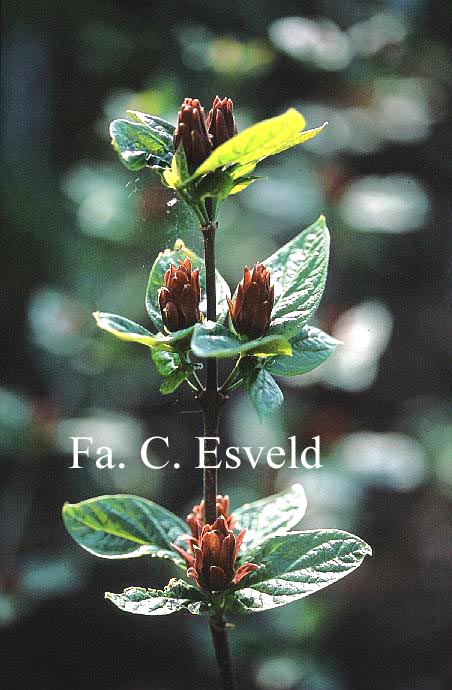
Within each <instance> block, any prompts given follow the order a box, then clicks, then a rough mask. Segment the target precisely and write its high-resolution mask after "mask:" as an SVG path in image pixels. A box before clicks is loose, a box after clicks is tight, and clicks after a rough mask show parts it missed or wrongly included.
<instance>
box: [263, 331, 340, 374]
mask: <svg viewBox="0 0 452 690" xmlns="http://www.w3.org/2000/svg"><path fill="white" fill-rule="evenodd" d="M290 344H291V345H292V356H291V357H286V356H284V355H278V356H277V357H272V358H271V359H269V360H267V361H266V362H265V368H266V369H267V371H269V372H270V373H271V374H273V376H299V375H300V374H306V373H307V372H308V371H312V370H313V369H315V368H316V367H318V366H320V365H321V364H322V363H323V362H324V361H325V360H327V359H328V357H329V356H330V355H331V354H332V353H333V352H334V350H335V349H336V347H337V346H338V345H340V344H341V343H340V341H339V340H336V339H335V338H333V337H331V336H330V335H328V334H327V333H324V332H323V331H321V330H320V329H319V328H315V327H314V326H304V327H303V328H302V330H301V331H300V333H299V334H298V335H296V336H295V337H294V338H292V339H291V341H290Z"/></svg>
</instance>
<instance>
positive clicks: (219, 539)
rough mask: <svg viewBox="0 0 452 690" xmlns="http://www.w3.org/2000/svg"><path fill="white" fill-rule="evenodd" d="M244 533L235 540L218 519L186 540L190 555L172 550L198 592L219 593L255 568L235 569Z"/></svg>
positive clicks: (230, 531)
mask: <svg viewBox="0 0 452 690" xmlns="http://www.w3.org/2000/svg"><path fill="white" fill-rule="evenodd" d="M245 532H246V530H244V529H243V530H242V531H241V532H240V533H239V534H238V535H237V537H236V536H235V534H234V532H233V531H232V530H231V529H228V526H227V522H226V519H225V517H224V516H223V515H220V516H219V517H218V518H217V519H216V520H215V522H214V523H213V525H208V524H206V525H204V526H203V527H202V529H201V532H200V534H199V537H189V538H188V541H189V542H190V543H191V544H192V549H193V555H192V554H191V553H188V551H185V550H184V549H181V548H180V547H179V546H176V545H174V544H173V546H174V548H175V549H176V550H177V551H178V552H179V553H180V554H181V555H182V556H183V557H184V558H185V562H186V563H187V575H188V576H189V577H193V578H194V579H195V580H196V582H197V583H198V585H199V587H201V589H204V590H207V591H222V590H224V589H226V588H227V587H229V586H230V585H235V584H237V583H238V582H240V580H242V579H243V578H244V577H245V576H246V575H248V574H249V573H251V572H253V571H254V570H258V568H259V566H258V565H256V564H254V563H243V565H241V566H240V567H239V568H237V570H236V569H235V562H236V559H237V555H238V552H239V550H240V546H241V544H242V542H243V537H244V536H245Z"/></svg>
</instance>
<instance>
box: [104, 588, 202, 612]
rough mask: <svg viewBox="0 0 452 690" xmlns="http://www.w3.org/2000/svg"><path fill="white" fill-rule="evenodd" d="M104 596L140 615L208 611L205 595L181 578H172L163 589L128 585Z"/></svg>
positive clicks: (121, 607)
mask: <svg viewBox="0 0 452 690" xmlns="http://www.w3.org/2000/svg"><path fill="white" fill-rule="evenodd" d="M105 598H106V599H109V600H110V601H112V602H113V604H115V606H117V607H118V608H119V609H122V610H123V611H127V612H129V613H136V614H139V615H142V616H166V615H168V614H170V613H177V612H178V611H184V610H185V611H189V612H190V613H193V614H194V615H202V614H207V613H208V611H209V604H208V602H207V600H206V598H205V596H204V595H203V594H202V593H201V592H200V591H199V590H198V589H195V588H194V587H192V586H191V585H189V584H187V583H186V582H183V580H175V579H172V580H170V581H169V582H168V584H167V586H166V587H165V588H164V589H163V590H159V589H144V588H143V587H128V588H127V589H125V590H124V592H123V593H122V594H113V593H112V592H106V593H105Z"/></svg>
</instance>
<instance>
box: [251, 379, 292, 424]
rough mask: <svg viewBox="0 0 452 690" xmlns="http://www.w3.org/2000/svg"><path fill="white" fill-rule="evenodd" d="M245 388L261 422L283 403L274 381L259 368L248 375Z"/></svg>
mask: <svg viewBox="0 0 452 690" xmlns="http://www.w3.org/2000/svg"><path fill="white" fill-rule="evenodd" d="M245 386H246V388H247V390H248V393H249V396H250V398H251V402H252V403H253V405H254V409H255V410H256V412H257V416H258V417H259V419H260V421H261V422H263V421H264V419H265V417H268V415H270V414H273V413H274V412H276V411H277V410H278V409H279V408H280V407H281V405H282V404H283V402H284V396H283V394H282V391H281V389H280V387H279V386H278V384H277V383H276V381H275V379H274V378H273V376H272V375H271V374H269V373H268V371H266V370H265V369H263V368H262V367H261V366H257V367H255V368H254V369H252V370H251V371H250V372H249V373H248V375H247V376H246V378H245Z"/></svg>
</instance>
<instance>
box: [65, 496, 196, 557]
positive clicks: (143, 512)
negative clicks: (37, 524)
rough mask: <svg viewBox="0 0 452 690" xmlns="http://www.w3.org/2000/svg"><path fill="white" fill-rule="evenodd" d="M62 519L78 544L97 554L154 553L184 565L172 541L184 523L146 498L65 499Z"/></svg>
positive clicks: (121, 555)
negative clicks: (73, 500)
mask: <svg viewBox="0 0 452 690" xmlns="http://www.w3.org/2000/svg"><path fill="white" fill-rule="evenodd" d="M63 520H64V524H65V526H66V529H67V531H68V532H69V534H70V535H71V537H72V538H73V539H74V540H75V541H76V542H77V544H79V545H80V546H81V547H82V548H84V549H86V551H89V552H90V553H92V554H94V555H95V556H99V557H100V558H135V557H138V556H153V557H155V558H167V559H169V560H171V561H173V563H176V565H178V566H180V567H181V568H185V561H184V560H183V558H182V557H181V556H180V555H179V554H178V553H177V552H176V551H175V550H174V549H173V547H172V546H171V544H172V543H174V542H176V541H177V540H178V539H179V538H180V536H181V535H182V534H185V533H186V531H187V526H186V524H185V523H184V522H183V521H182V520H181V519H180V518H178V517H177V515H174V514H173V513H171V512H170V511H169V510H166V508H162V506H159V505H158V504H157V503H154V502H153V501H149V500H148V499H146V498H140V497H139V496H129V495H126V494H124V495H122V494H117V495H115V496H98V497H96V498H89V499H88V500H86V501H80V502H79V503H65V505H64V506H63Z"/></svg>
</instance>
